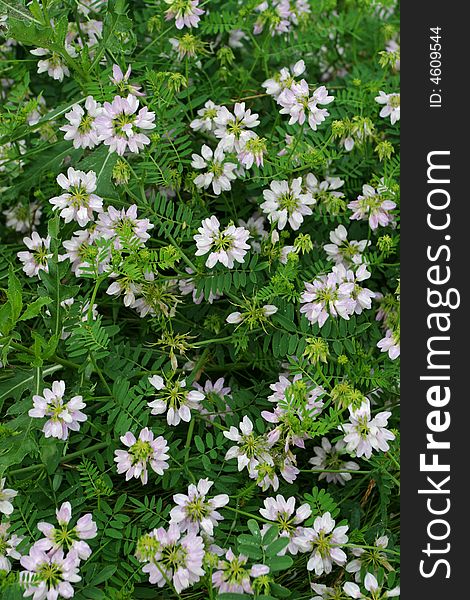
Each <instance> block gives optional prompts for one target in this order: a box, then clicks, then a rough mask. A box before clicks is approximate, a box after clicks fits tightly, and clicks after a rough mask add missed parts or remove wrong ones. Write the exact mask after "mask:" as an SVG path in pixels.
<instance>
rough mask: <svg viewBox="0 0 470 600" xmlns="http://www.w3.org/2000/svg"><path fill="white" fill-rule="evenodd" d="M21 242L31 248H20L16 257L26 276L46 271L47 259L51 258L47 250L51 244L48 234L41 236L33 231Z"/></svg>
mask: <svg viewBox="0 0 470 600" xmlns="http://www.w3.org/2000/svg"><path fill="white" fill-rule="evenodd" d="M23 242H24V243H25V244H26V246H27V247H28V248H29V250H31V252H28V251H27V250H22V251H21V252H18V253H17V257H18V258H19V259H20V261H21V262H22V263H23V271H24V272H25V273H26V275H27V276H28V277H34V276H35V275H37V274H38V273H39V271H46V273H47V271H48V269H49V267H48V266H47V261H48V260H49V259H50V258H52V253H51V252H50V251H49V247H50V244H51V238H50V236H47V237H46V238H42V237H41V236H40V235H39V234H38V233H37V232H36V231H33V233H32V234H31V237H30V238H29V237H25V238H23Z"/></svg>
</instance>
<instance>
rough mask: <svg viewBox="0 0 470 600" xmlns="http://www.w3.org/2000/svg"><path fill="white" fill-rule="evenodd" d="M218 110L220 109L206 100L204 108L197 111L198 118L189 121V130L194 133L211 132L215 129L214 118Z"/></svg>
mask: <svg viewBox="0 0 470 600" xmlns="http://www.w3.org/2000/svg"><path fill="white" fill-rule="evenodd" d="M220 108H221V107H220V106H219V105H218V104H214V102H212V100H208V101H207V102H206V103H205V104H204V107H203V108H200V109H199V110H198V111H197V114H198V115H199V118H197V119H194V120H193V121H191V123H190V124H189V126H190V127H191V129H194V131H202V132H205V131H207V132H208V133H211V132H213V131H214V130H215V128H216V123H215V117H216V116H217V113H218V111H219V110H220Z"/></svg>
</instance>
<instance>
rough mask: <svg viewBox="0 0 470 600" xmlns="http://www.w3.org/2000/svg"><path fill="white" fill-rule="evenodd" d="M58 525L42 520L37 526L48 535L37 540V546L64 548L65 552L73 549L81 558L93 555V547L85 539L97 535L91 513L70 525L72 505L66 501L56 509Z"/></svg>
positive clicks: (45, 549) (45, 548) (55, 548)
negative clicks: (72, 525)
mask: <svg viewBox="0 0 470 600" xmlns="http://www.w3.org/2000/svg"><path fill="white" fill-rule="evenodd" d="M56 517H57V523H58V525H59V526H58V527H54V525H52V524H51V523H45V522H40V523H38V524H37V528H38V529H39V531H40V532H41V533H43V534H44V535H45V536H46V537H45V538H43V539H41V540H39V541H38V542H36V544H35V546H36V547H37V548H38V549H39V550H42V551H44V552H47V551H48V550H53V551H54V552H55V551H57V550H59V549H62V550H63V551H64V552H69V551H73V552H74V553H75V554H76V556H77V557H78V558H79V559H80V560H86V559H87V558H89V557H90V556H91V548H90V546H89V545H88V544H87V542H85V541H84V540H91V539H93V538H95V537H96V536H97V531H98V530H97V527H96V523H95V522H94V521H93V517H92V515H91V513H87V514H86V515H83V517H80V518H79V519H78V521H77V523H76V525H75V526H74V527H70V526H69V524H70V520H71V519H72V507H71V505H70V502H64V503H63V504H62V506H61V507H60V508H59V509H57V510H56Z"/></svg>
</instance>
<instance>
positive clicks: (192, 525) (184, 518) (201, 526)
mask: <svg viewBox="0 0 470 600" xmlns="http://www.w3.org/2000/svg"><path fill="white" fill-rule="evenodd" d="M213 485H214V482H213V481H209V479H207V478H206V479H200V480H199V481H198V483H197V485H194V484H193V483H191V484H190V485H189V486H188V494H187V495H185V494H174V495H173V501H174V502H175V503H176V504H177V506H175V507H174V508H172V509H171V511H170V525H177V526H178V527H179V529H180V531H181V532H184V531H187V532H188V533H199V531H200V530H202V531H203V532H204V533H206V534H207V535H213V533H214V527H217V525H218V521H222V520H223V517H222V515H221V514H220V513H219V512H218V511H217V509H218V508H222V507H223V506H225V505H226V504H228V502H229V497H228V496H227V494H218V495H217V496H214V497H213V498H209V499H206V496H207V494H208V492H209V490H210V488H211V487H212V486H213Z"/></svg>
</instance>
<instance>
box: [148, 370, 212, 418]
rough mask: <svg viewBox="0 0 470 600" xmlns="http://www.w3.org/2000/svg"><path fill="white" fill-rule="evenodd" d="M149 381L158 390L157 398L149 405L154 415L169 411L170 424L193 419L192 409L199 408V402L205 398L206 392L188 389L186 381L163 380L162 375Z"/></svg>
mask: <svg viewBox="0 0 470 600" xmlns="http://www.w3.org/2000/svg"><path fill="white" fill-rule="evenodd" d="M149 382H150V383H151V384H152V385H153V387H154V388H155V389H156V390H157V392H158V393H157V394H156V396H157V397H156V399H155V400H153V401H152V402H149V403H148V405H147V406H149V407H150V408H151V409H152V411H151V412H152V415H161V414H163V413H164V412H166V413H167V415H166V420H167V422H168V425H179V423H180V422H181V421H185V422H186V423H189V421H191V410H190V409H193V410H198V409H199V403H200V402H202V400H204V394H203V393H202V392H199V391H197V390H187V389H186V381H185V380H184V379H183V380H181V381H179V380H176V381H171V380H167V381H166V382H165V381H164V380H163V378H162V377H160V375H153V376H152V377H149Z"/></svg>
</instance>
